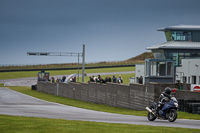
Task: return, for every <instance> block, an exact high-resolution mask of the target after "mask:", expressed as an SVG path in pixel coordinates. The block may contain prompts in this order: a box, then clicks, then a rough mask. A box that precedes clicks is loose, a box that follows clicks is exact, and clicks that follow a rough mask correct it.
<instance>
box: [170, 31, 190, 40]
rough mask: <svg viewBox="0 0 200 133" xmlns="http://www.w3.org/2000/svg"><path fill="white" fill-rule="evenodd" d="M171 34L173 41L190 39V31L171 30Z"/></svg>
mask: <svg viewBox="0 0 200 133" xmlns="http://www.w3.org/2000/svg"><path fill="white" fill-rule="evenodd" d="M166 34H167V33H166ZM171 36H172V40H175V41H192V33H191V32H183V31H171ZM166 37H167V35H166Z"/></svg>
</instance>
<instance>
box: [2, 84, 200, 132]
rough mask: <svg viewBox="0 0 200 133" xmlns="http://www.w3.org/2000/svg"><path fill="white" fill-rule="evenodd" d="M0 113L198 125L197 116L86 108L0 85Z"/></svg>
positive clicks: (199, 123) (71, 118)
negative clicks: (170, 117)
mask: <svg viewBox="0 0 200 133" xmlns="http://www.w3.org/2000/svg"><path fill="white" fill-rule="evenodd" d="M0 114H4V115H13V116H27V117H42V118H53V119H66V120H80V121H93V122H106V123H123V124H136V125H149V126H164V127H181V128H194V129H200V121H199V120H183V119H177V120H176V121H175V122H172V123H171V122H168V121H164V120H155V121H153V122H150V121H148V120H147V118H146V117H142V116H133V115H122V114H114V113H106V112H100V111H93V110H87V109H82V108H77V107H72V106H67V105H62V104H58V103H53V102H47V101H44V100H40V99H37V98H34V97H31V96H28V95H25V94H22V93H19V92H16V91H13V90H10V89H8V88H5V87H0Z"/></svg>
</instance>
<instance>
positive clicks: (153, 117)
mask: <svg viewBox="0 0 200 133" xmlns="http://www.w3.org/2000/svg"><path fill="white" fill-rule="evenodd" d="M147 118H148V120H149V121H154V120H155V119H156V116H155V115H153V114H152V113H150V112H148V115H147Z"/></svg>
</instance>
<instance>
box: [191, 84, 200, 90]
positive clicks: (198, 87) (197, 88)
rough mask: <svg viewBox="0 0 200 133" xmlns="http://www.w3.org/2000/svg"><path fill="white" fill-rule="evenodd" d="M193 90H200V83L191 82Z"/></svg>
mask: <svg viewBox="0 0 200 133" xmlns="http://www.w3.org/2000/svg"><path fill="white" fill-rule="evenodd" d="M191 91H194V92H200V85H196V84H191Z"/></svg>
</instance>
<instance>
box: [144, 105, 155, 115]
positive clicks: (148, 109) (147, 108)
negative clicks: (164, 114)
mask: <svg viewBox="0 0 200 133" xmlns="http://www.w3.org/2000/svg"><path fill="white" fill-rule="evenodd" d="M146 110H147V111H149V112H150V113H152V114H153V115H155V114H154V113H153V112H152V110H151V109H150V108H149V107H146Z"/></svg>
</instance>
